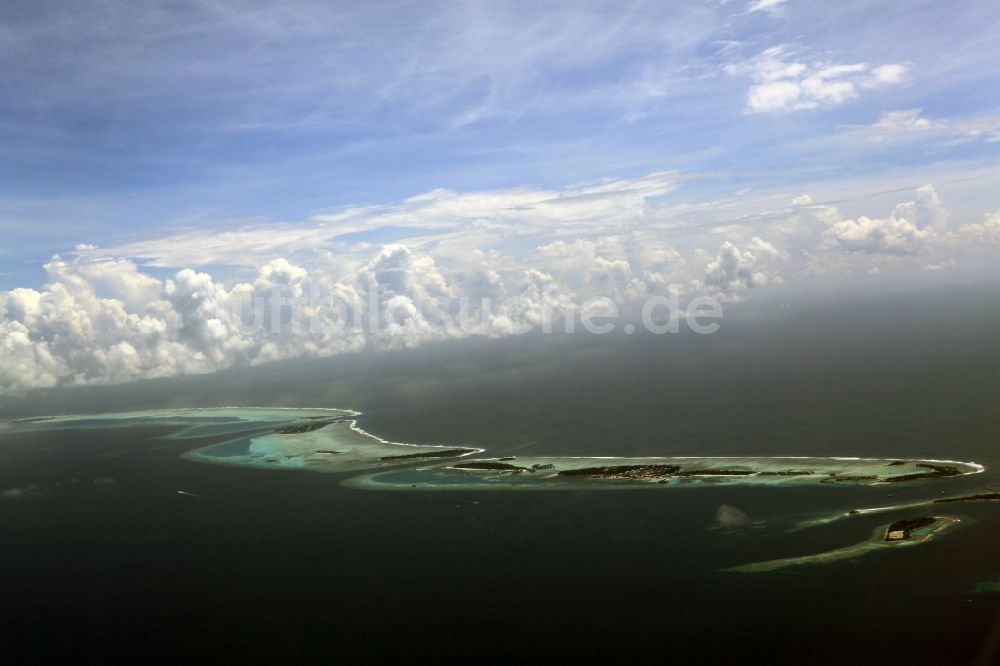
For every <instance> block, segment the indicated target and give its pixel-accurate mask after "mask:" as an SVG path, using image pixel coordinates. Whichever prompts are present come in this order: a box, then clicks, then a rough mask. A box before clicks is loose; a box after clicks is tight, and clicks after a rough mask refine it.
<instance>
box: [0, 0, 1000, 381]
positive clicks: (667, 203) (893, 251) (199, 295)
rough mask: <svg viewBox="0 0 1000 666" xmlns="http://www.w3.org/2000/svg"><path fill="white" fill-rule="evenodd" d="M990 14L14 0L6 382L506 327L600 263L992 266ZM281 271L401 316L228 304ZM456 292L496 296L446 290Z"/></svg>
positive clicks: (689, 293) (694, 284)
mask: <svg viewBox="0 0 1000 666" xmlns="http://www.w3.org/2000/svg"><path fill="white" fill-rule="evenodd" d="M998 21H1000V6H997V4H996V3H994V2H987V1H983V2H977V1H968V2H961V1H960V2H954V3H941V2H919V1H917V2H907V3H901V2H872V1H858V2H853V1H850V0H848V1H845V2H838V3H829V2H814V1H808V0H729V1H720V0H703V1H699V2H693V1H692V2H632V3H628V2H620V1H618V2H575V3H560V2H545V3H527V2H505V1H493V2H462V1H458V0H455V1H452V2H439V3H435V2H389V1H386V2H378V3H341V2H296V1H290V2H282V3H271V2H227V1H223V0H212V1H209V0H203V1H173V2H146V3H133V2H116V1H113V0H105V1H102V2H87V1H82V2H74V3H61V2H46V1H44V0H43V1H31V2H18V1H16V0H10V1H8V2H4V3H3V4H2V5H0V393H3V392H20V391H24V390H28V389H30V388H33V387H38V386H54V385H61V384H79V383H104V382H117V381H126V380H130V379H137V378H142V377H156V376H164V375H171V374H178V373H188V372H211V371H213V370H217V369H221V368H224V367H229V366H232V365H235V364H254V363H263V362H267V361H273V360H280V359H283V358H295V357H302V356H325V355H331V354H336V353H341V352H345V351H354V350H357V349H361V348H366V347H370V346H372V345H373V344H374V345H375V346H378V347H390V348H392V347H400V346H402V347H407V346H415V345H418V344H422V343H423V342H426V341H428V340H441V339H452V338H456V337H464V336H466V335H495V336H499V335H508V334H513V333H517V332H521V331H524V330H526V329H527V328H530V327H532V326H536V325H537V324H538V322H539V321H540V317H541V314H540V313H541V312H542V311H545V310H546V308H554V309H556V310H560V311H564V310H567V309H569V308H571V307H572V306H573V304H575V303H579V302H580V301H581V300H582V299H585V298H590V297H594V296H600V297H604V298H608V299H610V300H611V301H613V302H614V303H616V304H620V305H622V306H623V307H627V306H628V305H629V304H630V303H636V302H640V301H641V300H642V299H648V298H649V297H651V296H654V295H663V294H668V293H669V294H680V295H681V297H683V298H686V299H690V298H694V297H696V296H698V295H705V296H710V297H712V298H716V299H718V300H719V301H721V302H723V303H732V302H736V301H747V300H752V299H753V298H755V297H756V296H757V295H758V294H761V293H766V292H768V291H770V292H772V293H774V292H780V291H781V290H786V291H800V292H806V293H808V291H809V290H811V289H855V290H856V289H878V288H899V287H902V286H907V285H913V284H932V283H936V282H944V281H963V280H964V281H975V280H992V279H996V278H998V277H1000V275H998V272H997V269H996V266H997V259H998V258H1000V188H998V185H1000V170H998V168H997V155H998V150H1000V32H998V31H996V30H995V29H994V28H995V26H996V25H997V22H998ZM275 290H280V291H282V293H284V294H285V295H286V296H288V297H290V298H299V299H303V298H306V297H307V296H308V297H309V298H311V299H313V300H316V299H319V300H324V299H326V300H331V299H343V300H345V301H351V302H360V301H363V302H365V303H367V306H366V307H369V308H375V309H384V308H385V307H387V305H389V304H391V305H392V307H393V317H392V321H391V322H389V323H391V324H392V325H391V326H387V327H386V328H385V330H382V331H379V332H378V335H375V336H373V335H372V333H371V332H370V331H368V332H358V331H356V330H355V328H356V327H354V326H348V325H346V324H345V323H344V322H343V321H341V319H342V317H341V318H340V319H338V317H335V316H333V315H331V314H330V313H313V314H315V315H316V317H317V318H319V319H322V320H323V322H324V325H323V326H320V327H318V328H320V329H322V330H310V331H298V332H293V331H289V330H287V329H288V328H289V327H288V326H287V325H286V326H284V329H285V330H275V329H276V328H279V327H278V326H276V323H281V322H282V321H284V322H285V323H286V324H287V323H288V322H287V321H285V320H283V319H282V317H285V318H286V319H287V317H288V316H290V315H289V314H288V313H282V312H277V311H276V312H273V313H265V314H264V315H263V316H264V317H265V319H266V325H265V326H263V327H262V330H257V331H248V330H246V326H245V325H244V324H245V320H246V315H247V311H246V307H244V305H240V303H242V302H244V301H245V302H246V303H250V302H251V301H253V299H254V298H260V297H263V296H264V295H265V294H273V293H275ZM371 293H375V294H376V295H375V297H374V298H375V301H374V305H372V300H371V297H370V294H371ZM462 298H468V299H473V301H475V302H481V301H482V299H483V298H490V299H492V303H493V305H495V306H496V308H497V309H496V311H491V312H489V313H487V314H486V315H484V316H483V317H481V318H479V319H478V320H477V321H476V322H474V323H469V322H457V321H453V322H444V321H442V319H441V317H437V318H435V317H433V316H429V315H430V313H429V312H428V309H429V308H431V307H432V306H434V305H437V306H439V307H441V308H444V309H445V310H447V311H448V312H449V313H450V314H452V315H454V314H455V312H456V310H455V308H457V307H458V306H457V305H455V304H456V303H457V302H458V301H460V300H461V299H462ZM500 304H502V306H501V305H500ZM241 308H242V309H241ZM448 308H452V309H451V310H448ZM272 315H273V316H272ZM267 317H271V319H268V318H267Z"/></svg>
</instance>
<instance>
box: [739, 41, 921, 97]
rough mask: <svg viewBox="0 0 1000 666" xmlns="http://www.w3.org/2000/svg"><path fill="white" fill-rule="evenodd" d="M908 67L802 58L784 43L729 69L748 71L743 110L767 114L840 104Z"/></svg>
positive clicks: (897, 77) (896, 79) (893, 80)
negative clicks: (838, 62)
mask: <svg viewBox="0 0 1000 666" xmlns="http://www.w3.org/2000/svg"><path fill="white" fill-rule="evenodd" d="M908 70H909V66H908V65H906V64H902V63H892V64H885V65H878V66H872V65H870V64H868V63H851V64H836V63H829V62H823V61H812V62H802V61H800V60H798V59H796V57H795V55H794V54H793V53H792V52H791V49H790V48H789V47H787V46H776V47H773V48H769V49H767V50H765V51H762V52H761V53H759V54H758V55H756V56H755V57H753V58H751V59H750V60H748V61H745V62H740V63H735V64H731V65H729V66H727V68H726V71H727V72H728V73H729V74H733V75H739V76H749V77H750V78H751V80H753V85H751V86H750V89H749V90H748V91H747V103H746V108H747V111H750V112H752V113H766V112H775V111H796V110H801V109H815V108H818V107H830V106H839V105H841V104H843V103H844V102H847V101H849V100H851V99H854V98H855V97H857V96H858V95H859V94H860V92H861V91H862V90H864V89H874V88H881V87H884V86H889V85H897V84H900V83H902V82H903V81H904V80H905V78H906V74H907V72H908Z"/></svg>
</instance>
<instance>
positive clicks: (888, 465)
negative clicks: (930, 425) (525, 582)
mask: <svg viewBox="0 0 1000 666" xmlns="http://www.w3.org/2000/svg"><path fill="white" fill-rule="evenodd" d="M982 470H983V467H982V466H981V465H978V464H976V463H967V462H958V461H951V460H900V459H883V458H839V457H829V458H817V457H732V456H731V457H704V458H702V457H667V458H664V457H655V458H596V457H592V458H576V457H524V458H514V457H505V458H483V459H463V460H461V461H459V462H455V463H450V464H444V465H437V466H433V467H418V468H413V469H405V470H394V471H391V472H385V473H379V474H369V475H366V476H363V477H358V478H356V479H351V480H349V481H348V482H346V483H347V485H350V486H352V487H357V488H365V489H378V490H407V489H415V488H416V489H424V490H482V489H493V490H558V489H567V490H568V489H577V488H625V487H646V488H648V487H667V488H675V487H683V486H691V485H703V484H741V485H768V486H773V485H790V484H796V485H798V484H817V483H832V484H849V485H875V484H885V483H904V482H913V481H919V480H925V479H934V478H938V477H942V476H961V475H965V474H976V473H979V472H981V471H982Z"/></svg>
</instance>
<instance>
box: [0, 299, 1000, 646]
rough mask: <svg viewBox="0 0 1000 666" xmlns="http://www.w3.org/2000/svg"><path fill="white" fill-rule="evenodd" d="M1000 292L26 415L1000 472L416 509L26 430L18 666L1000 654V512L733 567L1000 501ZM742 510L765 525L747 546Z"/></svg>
mask: <svg viewBox="0 0 1000 666" xmlns="http://www.w3.org/2000/svg"><path fill="white" fill-rule="evenodd" d="M995 296H996V294H995V292H990V293H986V294H985V295H984V294H981V293H979V294H973V295H969V294H968V292H958V293H948V294H931V295H927V294H915V295H910V296H907V297H896V298H893V299H883V300H879V301H877V302H872V303H869V304H868V305H865V306H858V305H857V304H856V303H852V304H851V305H850V306H848V305H846V304H838V303H835V302H833V303H824V304H822V305H819V304H809V303H799V304H796V306H795V307H792V308H785V309H782V310H777V309H776V310H775V311H774V312H765V313H762V312H760V311H750V310H748V311H746V312H744V313H742V314H741V313H740V312H739V311H737V312H735V313H734V314H732V315H731V316H730V317H729V318H727V320H726V322H725V323H726V325H725V326H724V328H723V330H722V331H721V332H720V333H719V334H717V335H715V336H710V337H697V336H687V337H684V336H682V337H666V338H664V337H654V336H635V337H624V336H622V337H606V338H599V337H583V336H577V337H574V338H565V337H563V338H543V337H531V336H528V337H523V338H515V339H509V340H500V341H467V342H464V343H458V344H450V345H440V346H432V347H427V348H424V349H420V350H415V351H410V352H399V353H389V354H377V355H357V356H351V357H342V358H338V359H331V360H328V361H321V362H317V361H311V362H308V363H286V364H281V365H275V366H269V367H265V368H256V369H253V370H236V371H232V372H228V373H223V374H221V375H216V376H212V377H197V378H185V379H176V380H160V381H155V382H146V383H141V384H133V385H129V386H127V387H104V388H92V389H73V390H70V391H55V392H44V393H39V394H36V395H34V396H31V397H29V398H27V399H25V400H22V401H18V400H14V401H8V402H7V403H6V404H5V405H4V406H3V408H2V409H3V413H4V414H5V415H7V416H28V415H34V414H46V413H67V412H73V413H79V412H112V411H123V410H130V409H147V408H168V407H190V406H208V405H219V406H222V405H238V404H243V405H254V406H257V405H274V406H328V407H349V408H353V409H358V410H360V411H362V412H364V414H363V416H361V417H360V423H361V425H362V427H364V428H365V429H367V430H369V431H371V432H373V433H375V434H377V435H379V436H383V437H386V438H387V439H390V440H397V441H406V442H414V443H440V444H449V445H456V446H457V445H475V446H480V447H484V448H487V449H488V452H489V454H491V455H504V454H507V453H510V454H515V455H544V454H555V455H558V454H563V455H626V456H627V455H685V454H687V455H728V454H756V455H780V454H797V455H816V456H825V455H861V456H886V457H893V456H899V457H928V458H952V459H958V460H973V461H976V462H981V463H984V464H986V465H987V466H988V467H989V471H988V472H987V473H986V474H984V475H980V476H979V477H978V478H975V479H969V478H966V479H944V480H939V481H930V482H920V483H916V484H912V485H908V486H907V487H905V488H903V487H900V488H892V489H889V490H887V489H886V488H884V487H878V488H864V487H826V486H822V487H802V488H760V487H757V488H752V487H744V488H739V487H733V486H726V487H717V488H697V489H689V490H680V491H657V490H653V491H630V492H607V491H573V492H526V493H515V492H506V493H504V492H492V493H478V494H477V493H467V492H440V493H433V492H428V493H423V492H413V493H410V492H403V493H392V492H371V491H360V490H351V489H347V488H344V487H342V486H340V485H339V483H338V481H339V478H338V477H337V476H335V475H326V474H315V473H308V472H302V473H299V472H281V473H279V472H271V471H267V470H255V469H239V468H228V467H221V466H212V465H202V464H197V463H193V462H190V461H187V460H182V459H181V458H180V454H181V453H182V452H183V451H185V450H187V449H189V448H192V447H193V446H196V445H201V444H204V443H207V442H210V441H214V440H213V439H212V437H211V433H210V432H206V435H207V437H206V439H205V440H201V441H193V440H170V439H163V436H165V435H167V434H169V433H170V432H171V431H170V429H166V428H162V429H153V428H148V427H144V428H141V429H130V430H122V429H100V430H77V431H73V430H56V431H42V432H33V433H20V434H12V433H7V434H2V433H0V490H3V489H14V488H19V489H22V490H23V491H24V494H23V496H21V497H16V498H15V497H6V498H3V499H0V645H2V646H3V650H4V654H5V655H7V656H5V659H8V658H10V659H12V660H13V661H25V660H32V659H36V660H37V659H50V660H79V659H83V658H84V657H85V656H91V655H98V656H101V657H104V658H106V659H111V660H117V661H129V662H134V661H136V660H137V659H140V658H142V659H151V660H176V659H180V658H189V659H207V658H212V659H222V660H230V661H252V662H256V661H264V660H274V659H282V660H289V659H303V658H309V659H316V660H324V661H331V660H332V661H333V662H334V663H355V662H359V661H369V660H374V659H376V658H384V657H403V658H406V659H408V660H417V659H431V658H435V659H440V658H483V659H490V658H492V659H496V660H505V661H510V660H514V659H517V660H534V659H542V658H545V659H553V658H555V659H564V660H575V659H581V658H588V657H590V658H593V657H600V658H616V659H618V660H621V659H627V658H631V657H640V656H642V657H652V658H656V659H661V660H665V661H677V662H681V663H690V662H697V661H708V662H712V661H722V662H726V663H731V662H732V661H735V660H749V659H751V658H756V659H766V660H767V661H768V662H770V663H908V664H915V663H917V664H919V663H936V664H941V663H975V661H976V660H977V659H980V660H988V659H990V658H991V656H990V650H991V649H995V647H996V642H997V638H998V627H1000V625H998V617H1000V594H992V595H991V594H973V593H971V592H970V590H971V589H972V588H973V587H974V586H976V585H977V584H978V583H981V582H982V581H984V580H998V579H1000V557H998V553H1000V506H996V505H968V506H964V505H963V506H961V507H954V508H951V507H949V510H948V512H949V513H950V514H953V515H959V516H961V517H963V518H964V519H965V520H964V521H963V524H962V526H961V527H960V528H958V529H957V530H955V531H954V532H952V533H950V534H946V535H944V536H942V537H941V538H940V539H938V540H936V541H933V542H931V543H928V544H926V545H921V546H917V547H912V548H907V549H902V550H893V551H887V552H879V553H874V554H872V555H869V556H866V557H865V558H862V559H859V560H857V561H852V562H839V563H835V564H830V565H825V566H815V567H801V568H797V569H792V570H786V571H780V572H774V573H768V574H753V575H749V574H733V573H723V572H720V571H719V569H722V568H725V567H729V566H733V565H737V564H742V563H745V562H751V561H757V560H763V559H771V558H777V557H789V556H794V555H800V554H801V555H804V554H809V553H813V552H819V551H823V550H827V549H831V548H837V547H840V546H844V545H849V544H851V543H856V542H859V541H863V540H864V539H866V538H868V536H869V535H870V534H871V532H872V530H873V529H875V528H876V527H877V526H878V525H880V524H884V523H886V522H889V521H890V520H894V519H896V518H901V517H907V516H908V514H907V512H903V513H901V514H900V515H896V514H888V515H884V516H864V517H859V518H855V519H851V520H847V521H842V522H838V523H834V524H832V525H829V526H825V527H819V528H814V529H811V530H807V531H802V532H789V531H788V530H789V528H790V526H791V524H792V523H793V522H795V521H796V520H799V519H801V518H803V517H806V516H809V515H812V514H817V515H818V514H822V513H823V512H825V511H839V510H842V509H843V508H845V507H852V506H866V505H879V504H884V503H888V502H899V501H904V500H906V499H908V498H919V497H926V496H928V495H930V496H933V495H936V494H938V493H939V492H941V491H946V492H948V493H952V492H963V491H966V490H970V489H979V488H982V487H988V486H992V487H994V488H997V486H998V485H1000V475H998V470H1000V449H998V447H997V444H998V442H1000V410H998V404H1000V309H998V308H997V307H995V306H996V305H997V302H998V301H997V299H996V298H995ZM963 299H964V300H963ZM25 489H27V490H25ZM178 491H184V493H187V494H179V493H178ZM888 494H892V495H893V497H892V498H888V497H886V495H888ZM722 504H729V505H732V506H735V507H738V508H739V509H741V510H742V511H744V512H746V513H747V514H748V515H749V516H750V518H751V520H752V521H754V522H755V523H758V524H754V525H749V526H745V527H739V528H735V529H722V528H720V527H719V526H718V525H717V523H716V520H715V513H716V511H717V509H718V507H719V506H720V505H722ZM993 654H995V653H993ZM13 661H12V663H13ZM982 663H987V662H986V661H983V662H982Z"/></svg>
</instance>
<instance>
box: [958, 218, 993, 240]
mask: <svg viewBox="0 0 1000 666" xmlns="http://www.w3.org/2000/svg"><path fill="white" fill-rule="evenodd" d="M960 232H961V234H962V235H963V236H966V237H968V238H970V239H972V240H973V242H975V243H976V244H977V245H1000V210H998V211H996V212H994V213H991V214H989V215H987V216H986V219H984V220H983V221H982V222H979V223H974V224H966V225H964V226H962V228H961V229H960Z"/></svg>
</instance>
